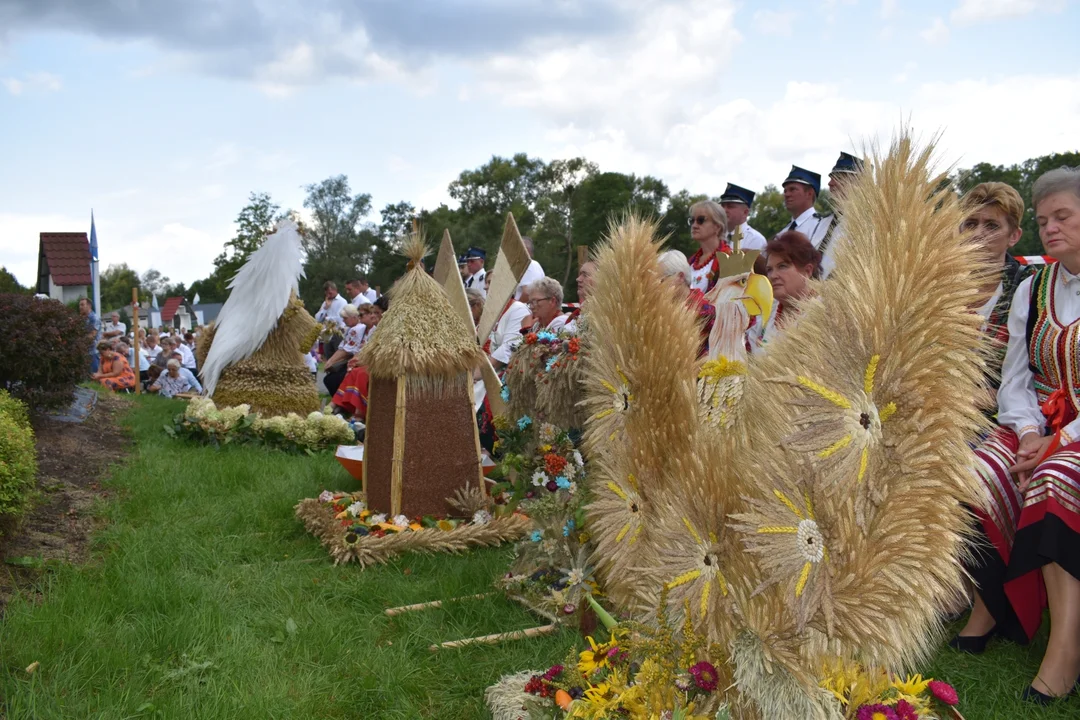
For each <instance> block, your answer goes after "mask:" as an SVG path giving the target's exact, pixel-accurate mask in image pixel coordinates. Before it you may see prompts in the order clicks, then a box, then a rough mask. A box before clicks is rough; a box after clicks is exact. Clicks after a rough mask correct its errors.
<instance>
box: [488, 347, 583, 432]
mask: <svg viewBox="0 0 1080 720" xmlns="http://www.w3.org/2000/svg"><path fill="white" fill-rule="evenodd" d="M585 355H586V352H585V349H584V342H583V340H582V339H581V337H579V336H578V335H572V334H569V333H562V332H560V333H553V332H549V331H547V330H541V331H540V332H530V333H527V334H526V335H525V337H524V338H523V339H522V342H521V344H520V345H519V346H518V348H517V350H515V351H514V354H513V355H512V356H511V358H510V362H509V363H508V364H507V368H506V373H505V375H504V381H505V382H506V392H504V394H503V400H505V401H507V402H508V403H509V405H510V414H511V415H512V416H514V417H517V416H520V415H522V414H525V413H529V414H534V415H536V416H537V417H539V418H542V419H544V420H546V421H548V422H551V423H554V424H556V425H559V426H561V427H577V428H580V427H581V426H582V425H583V424H584V421H585V416H584V415H583V414H582V412H581V410H580V409H579V408H578V407H577V401H578V399H579V398H580V395H581V388H580V376H581V372H582V363H580V362H578V361H579V360H580V359H581V358H582V357H584V356H585Z"/></svg>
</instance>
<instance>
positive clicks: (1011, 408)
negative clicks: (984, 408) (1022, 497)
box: [997, 277, 1046, 437]
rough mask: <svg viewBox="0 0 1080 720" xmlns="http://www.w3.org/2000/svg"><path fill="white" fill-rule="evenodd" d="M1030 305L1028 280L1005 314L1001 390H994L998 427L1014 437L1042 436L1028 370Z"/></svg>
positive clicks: (1033, 381)
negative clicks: (1006, 342) (1006, 330)
mask: <svg viewBox="0 0 1080 720" xmlns="http://www.w3.org/2000/svg"><path fill="white" fill-rule="evenodd" d="M1030 303H1031V278H1030V277H1029V278H1028V279H1026V280H1024V281H1023V282H1022V283H1020V287H1018V288H1017V289H1016V294H1015V295H1013V301H1012V307H1011V308H1010V310H1009V345H1008V348H1007V349H1006V350H1005V362H1004V363H1002V365H1001V388H1000V389H999V390H998V396H997V398H998V418H997V419H998V424H999V425H1002V426H1004V427H1007V428H1009V429H1011V430H1012V431H1013V432H1015V433H1016V434H1017V435H1018V436H1020V437H1023V436H1024V434H1025V432H1032V431H1036V432H1038V433H1039V434H1040V435H1042V433H1043V426H1044V425H1045V424H1046V418H1045V417H1044V416H1043V414H1042V410H1041V409H1040V408H1039V399H1038V396H1036V395H1035V378H1034V376H1033V375H1032V374H1031V369H1030V368H1029V367H1028V345H1027V321H1028V306H1029V305H1030Z"/></svg>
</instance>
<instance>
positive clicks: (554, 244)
mask: <svg viewBox="0 0 1080 720" xmlns="http://www.w3.org/2000/svg"><path fill="white" fill-rule="evenodd" d="M597 170H598V168H597V166H596V164H595V163H591V162H589V161H588V160H586V159H585V158H580V157H578V158H571V159H570V160H553V161H552V162H551V163H549V164H548V165H547V166H546V167H545V168H544V170H543V172H542V173H541V174H540V177H539V178H538V179H539V181H540V182H541V183H543V184H544V185H545V186H546V188H547V191H546V192H545V193H544V194H543V195H541V196H540V197H539V198H537V201H536V215H537V224H536V227H535V229H534V230H533V235H534V236H535V237H534V238H533V241H534V244H536V245H538V246H539V249H538V250H537V254H538V255H541V256H542V257H543V258H544V260H547V264H546V265H544V268H545V269H546V271H547V274H548V275H549V276H551V277H556V278H558V277H559V276H561V277H562V279H561V282H562V285H563V287H564V288H566V290H568V291H569V289H570V284H571V278H572V277H576V273H572V271H573V268H574V259H575V258H576V257H577V252H576V251H575V250H574V245H575V244H582V243H581V242H580V238H577V236H576V235H575V233H574V212H575V206H576V199H577V197H578V195H579V194H580V191H581V188H582V186H583V185H584V184H585V183H586V182H588V180H589V179H590V178H592V177H593V176H594V175H596V173H597ZM586 240H587V238H586ZM541 264H543V261H541ZM575 285H576V281H575Z"/></svg>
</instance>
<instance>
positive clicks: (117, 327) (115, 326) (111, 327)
mask: <svg viewBox="0 0 1080 720" xmlns="http://www.w3.org/2000/svg"><path fill="white" fill-rule="evenodd" d="M117 331H119V332H120V335H123V334H124V333H126V332H127V325H125V324H124V323H122V322H114V323H111V322H107V323H105V326H104V327H103V328H101V332H102V334H104V333H110V332H117Z"/></svg>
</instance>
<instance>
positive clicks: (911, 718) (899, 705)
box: [896, 700, 919, 720]
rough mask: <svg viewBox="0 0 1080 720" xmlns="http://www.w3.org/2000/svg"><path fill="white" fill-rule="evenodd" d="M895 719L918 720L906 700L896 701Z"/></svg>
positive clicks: (917, 714) (916, 714)
mask: <svg viewBox="0 0 1080 720" xmlns="http://www.w3.org/2000/svg"><path fill="white" fill-rule="evenodd" d="M896 717H897V718H898V719H899V720H919V713H918V712H916V711H915V708H914V707H912V706H911V703H909V702H908V701H907V700H897V701H896Z"/></svg>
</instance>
